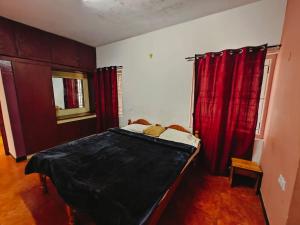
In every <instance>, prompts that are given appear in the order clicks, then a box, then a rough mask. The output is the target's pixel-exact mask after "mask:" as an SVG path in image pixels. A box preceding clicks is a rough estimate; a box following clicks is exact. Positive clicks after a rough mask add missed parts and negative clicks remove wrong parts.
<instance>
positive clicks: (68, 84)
mask: <svg viewBox="0 0 300 225" xmlns="http://www.w3.org/2000/svg"><path fill="white" fill-rule="evenodd" d="M63 85H64V100H65V108H66V109H72V108H78V107H79V102H78V83H77V80H76V79H68V78H63Z"/></svg>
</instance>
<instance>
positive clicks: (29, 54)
mask: <svg viewBox="0 0 300 225" xmlns="http://www.w3.org/2000/svg"><path fill="white" fill-rule="evenodd" d="M15 27H16V40H17V47H18V56H19V57H22V58H29V59H37V60H43V61H51V45H50V37H49V36H50V34H48V33H47V32H43V31H41V30H38V29H35V28H32V27H29V26H25V25H23V24H17V25H16V26H15Z"/></svg>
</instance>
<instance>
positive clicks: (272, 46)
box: [185, 44, 281, 61]
mask: <svg viewBox="0 0 300 225" xmlns="http://www.w3.org/2000/svg"><path fill="white" fill-rule="evenodd" d="M267 48H268V49H271V48H278V49H280V48H281V44H279V45H270V46H268V47H267ZM197 55H198V54H197ZM199 55H200V56H201V55H205V54H199ZM185 59H186V60H187V61H194V60H195V56H190V57H186V58H185Z"/></svg>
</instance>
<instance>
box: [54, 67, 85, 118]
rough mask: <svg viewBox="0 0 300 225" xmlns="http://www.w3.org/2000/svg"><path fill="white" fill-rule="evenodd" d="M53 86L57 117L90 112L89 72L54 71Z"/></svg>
mask: <svg viewBox="0 0 300 225" xmlns="http://www.w3.org/2000/svg"><path fill="white" fill-rule="evenodd" d="M52 86H53V95H54V103H55V108H56V116H57V118H61V117H70V116H72V117H74V116H78V115H82V114H84V113H89V112H90V103H89V84H88V77H87V74H84V73H81V72H66V71H52Z"/></svg>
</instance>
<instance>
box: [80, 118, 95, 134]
mask: <svg viewBox="0 0 300 225" xmlns="http://www.w3.org/2000/svg"><path fill="white" fill-rule="evenodd" d="M96 124H97V123H96V118H93V119H87V120H81V124H80V136H81V137H85V136H89V135H92V134H95V133H96Z"/></svg>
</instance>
